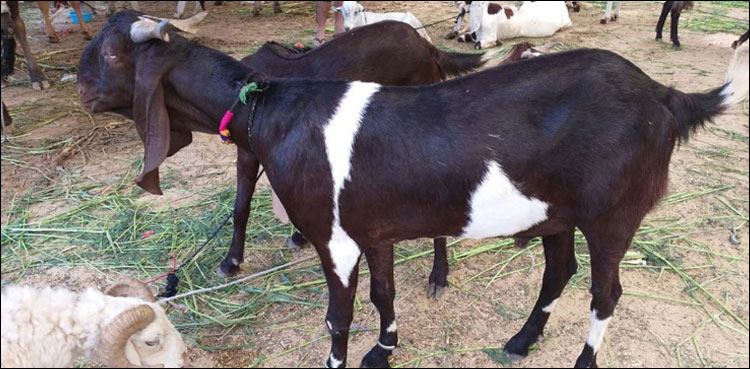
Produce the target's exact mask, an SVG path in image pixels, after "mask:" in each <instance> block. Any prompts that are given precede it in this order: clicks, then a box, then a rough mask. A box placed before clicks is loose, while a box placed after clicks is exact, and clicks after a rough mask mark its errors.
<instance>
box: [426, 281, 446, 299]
mask: <svg viewBox="0 0 750 369" xmlns="http://www.w3.org/2000/svg"><path fill="white" fill-rule="evenodd" d="M443 293H445V286H438V285H437V283H435V282H430V286H429V287H428V288H427V298H431V299H435V300H440V297H442V296H443Z"/></svg>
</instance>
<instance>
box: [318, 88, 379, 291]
mask: <svg viewBox="0 0 750 369" xmlns="http://www.w3.org/2000/svg"><path fill="white" fill-rule="evenodd" d="M379 89H380V85H379V84H377V83H365V82H356V81H355V82H352V83H350V84H349V90H347V91H346V93H345V94H344V96H343V97H342V98H341V101H339V106H338V107H337V108H336V112H335V113H333V117H331V120H329V121H328V123H327V124H326V125H325V126H324V127H323V135H324V136H325V145H326V155H327V156H328V163H329V164H330V166H331V176H332V177H333V224H332V226H331V239H330V240H329V241H328V251H329V252H330V254H331V260H332V261H333V266H334V267H333V270H334V272H335V273H336V275H338V277H339V279H340V280H341V284H343V285H344V287H349V276H350V275H351V273H352V270H354V267H355V266H356V264H357V261H358V260H359V255H360V254H361V252H360V250H359V246H357V243H356V242H354V240H353V239H352V238H351V237H349V235H348V234H347V233H346V231H344V229H343V228H341V219H340V218H339V195H340V194H341V191H342V190H343V189H344V185H345V182H346V181H347V180H348V179H350V172H351V167H352V162H351V157H352V151H353V145H354V139H355V138H356V136H357V132H358V131H359V126H360V124H361V123H362V118H363V117H364V115H365V110H366V109H367V106H368V105H369V104H370V99H371V98H372V95H374V94H375V93H376V92H378V90H379Z"/></svg>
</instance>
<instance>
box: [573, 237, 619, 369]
mask: <svg viewBox="0 0 750 369" xmlns="http://www.w3.org/2000/svg"><path fill="white" fill-rule="evenodd" d="M584 235H585V236H586V240H587V241H588V244H589V253H590V254H591V295H592V299H591V325H590V327H589V333H588V336H587V338H586V344H584V346H583V351H582V352H581V354H580V355H579V356H578V360H576V364H575V366H576V368H595V367H597V365H596V354H597V352H598V351H599V347H600V346H601V344H602V342H603V340H604V334H605V332H606V331H607V326H608V325H609V322H610V320H611V319H612V314H613V313H614V310H615V306H617V302H618V301H619V300H620V296H621V295H622V286H621V285H620V274H619V272H620V270H619V266H620V262H621V261H622V258H623V257H624V256H625V251H627V249H628V246H629V245H630V243H631V242H632V240H633V236H632V234H631V235H630V236H629V237H627V238H625V237H622V238H617V237H613V236H612V235H605V234H603V233H598V232H594V235H591V234H590V233H589V234H587V232H586V231H584Z"/></svg>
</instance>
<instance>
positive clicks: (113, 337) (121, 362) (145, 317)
mask: <svg viewBox="0 0 750 369" xmlns="http://www.w3.org/2000/svg"><path fill="white" fill-rule="evenodd" d="M154 319H156V313H154V309H152V308H151V306H148V305H138V306H134V307H132V308H130V309H128V310H125V311H123V312H122V313H120V314H119V315H117V316H116V317H115V318H114V319H112V321H111V322H109V323H108V324H107V325H105V326H104V329H103V330H102V333H101V335H100V336H99V346H98V347H97V354H98V355H99V358H100V359H101V361H102V363H104V365H106V366H108V367H110V368H142V367H146V366H137V365H135V364H133V363H131V362H130V361H128V359H127V358H126V357H125V345H126V344H127V343H128V340H129V339H130V336H132V335H133V334H135V333H136V332H138V331H140V330H142V329H143V328H146V327H147V326H148V325H149V324H151V322H153V321H154ZM148 367H153V368H163V367H164V366H163V365H160V366H148Z"/></svg>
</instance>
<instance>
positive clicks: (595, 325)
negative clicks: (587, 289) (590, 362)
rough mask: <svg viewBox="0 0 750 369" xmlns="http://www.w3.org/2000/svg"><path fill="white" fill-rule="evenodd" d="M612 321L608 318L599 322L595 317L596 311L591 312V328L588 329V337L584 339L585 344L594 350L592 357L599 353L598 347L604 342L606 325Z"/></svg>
mask: <svg viewBox="0 0 750 369" xmlns="http://www.w3.org/2000/svg"><path fill="white" fill-rule="evenodd" d="M610 320H612V317H611V316H610V317H609V318H607V319H603V320H600V319H599V318H598V317H597V316H596V309H594V310H591V327H589V335H588V337H587V338H586V344H587V345H589V346H590V347H591V348H592V349H594V355H596V353H597V352H599V347H600V346H601V345H602V341H603V340H604V333H605V332H606V331H607V325H609V321H610Z"/></svg>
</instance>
